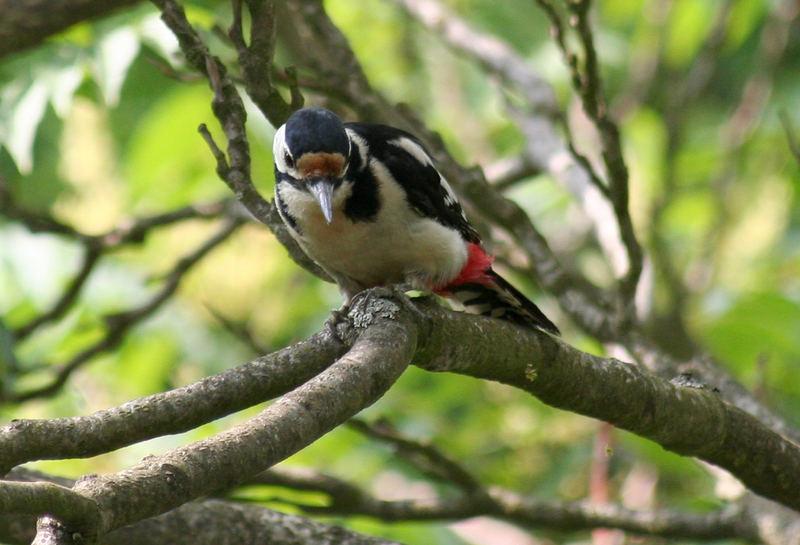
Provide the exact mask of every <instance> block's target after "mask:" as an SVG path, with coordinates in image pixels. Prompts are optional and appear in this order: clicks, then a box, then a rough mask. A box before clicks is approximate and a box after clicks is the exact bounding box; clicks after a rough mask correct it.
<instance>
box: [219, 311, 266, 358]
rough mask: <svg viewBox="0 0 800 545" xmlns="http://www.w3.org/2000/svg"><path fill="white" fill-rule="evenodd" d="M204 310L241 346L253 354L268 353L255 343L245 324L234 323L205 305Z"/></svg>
mask: <svg viewBox="0 0 800 545" xmlns="http://www.w3.org/2000/svg"><path fill="white" fill-rule="evenodd" d="M206 309H208V311H209V312H210V313H211V315H212V316H214V318H216V320H217V321H218V322H219V323H220V324H222V327H224V328H225V330H226V331H228V332H229V333H230V334H231V335H233V336H234V337H235V338H237V339H238V340H239V341H241V342H242V344H244V345H245V346H246V347H248V348H249V349H250V350H252V351H253V353H254V354H265V353H266V352H268V350H267V348H265V347H263V346H261V345H260V344H258V342H256V340H255V338H254V337H253V332H252V331H250V329H249V328H248V327H247V325H246V324H239V323H236V322H234V321H233V320H231V319H230V318H227V317H226V316H225V315H224V314H222V313H221V312H220V311H218V310H217V309H215V308H213V307H211V306H210V305H206Z"/></svg>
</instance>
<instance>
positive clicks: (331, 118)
mask: <svg viewBox="0 0 800 545" xmlns="http://www.w3.org/2000/svg"><path fill="white" fill-rule="evenodd" d="M273 153H274V156H275V168H276V169H278V170H279V171H280V172H282V173H284V174H287V175H289V176H290V177H291V178H292V179H293V180H295V182H296V184H294V185H295V186H296V187H297V188H298V189H300V190H303V191H307V192H308V193H310V194H311V195H312V196H313V197H314V199H315V200H316V201H317V204H319V207H320V209H321V210H322V214H323V216H325V220H326V221H327V222H328V223H331V221H332V220H333V194H334V191H335V190H336V189H337V188H338V187H339V186H340V185H341V184H342V178H343V176H344V172H345V169H346V168H347V162H348V160H349V158H350V139H349V138H348V137H347V133H346V132H345V129H344V124H343V123H342V120H341V119H339V118H338V117H337V116H336V114H334V113H333V112H331V111H329V110H326V109H324V108H305V109H303V110H298V111H297V112H295V113H294V114H292V116H291V117H290V118H289V119H288V120H287V121H286V123H285V124H284V125H283V126H281V127H280V128H279V129H278V131H277V132H276V133H275V140H274V142H273Z"/></svg>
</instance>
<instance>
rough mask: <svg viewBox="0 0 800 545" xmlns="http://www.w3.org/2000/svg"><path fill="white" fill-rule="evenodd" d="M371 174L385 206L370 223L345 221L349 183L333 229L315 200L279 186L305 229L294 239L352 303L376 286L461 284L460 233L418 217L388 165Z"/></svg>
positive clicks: (339, 198) (338, 200)
mask: <svg viewBox="0 0 800 545" xmlns="http://www.w3.org/2000/svg"><path fill="white" fill-rule="evenodd" d="M369 168H371V169H372V171H373V174H374V175H375V179H377V180H379V183H380V184H381V186H380V191H379V195H380V199H381V206H380V209H379V211H378V214H377V216H376V217H375V218H374V219H373V220H370V221H357V222H353V221H350V220H349V219H347V218H346V217H345V215H344V211H343V208H344V203H345V201H346V199H347V197H349V196H350V194H351V191H352V186H351V185H350V183H349V182H345V183H344V184H342V186H340V187H339V188H338V189H337V190H336V192H335V193H334V199H333V220H332V221H331V223H330V224H328V223H327V222H326V221H325V218H324V217H323V216H322V211H321V210H320V208H319V205H318V204H317V202H316V201H315V200H314V199H313V197H312V196H311V195H310V194H308V193H307V192H304V191H301V190H298V189H296V188H294V187H292V186H291V185H290V184H288V183H283V184H279V186H278V191H280V197H281V199H282V200H283V202H284V203H285V205H286V208H287V209H288V211H289V212H290V213H291V214H292V216H293V217H294V218H295V219H296V221H297V223H298V227H299V228H300V233H297V232H293V233H292V234H293V235H295V238H296V239H297V240H298V242H299V243H300V245H301V246H302V247H303V249H304V250H305V251H306V253H308V255H309V256H310V257H311V258H312V259H314V260H315V261H316V262H317V263H319V264H320V266H322V267H323V268H324V269H325V270H326V271H328V272H329V273H330V274H331V276H333V277H334V278H335V279H336V280H337V282H338V283H339V285H340V287H341V289H342V292H343V293H344V295H345V298H346V299H348V300H349V298H350V297H352V295H354V294H355V293H356V292H358V291H360V290H362V289H364V288H368V287H372V286H379V285H386V284H394V283H400V282H405V283H409V284H412V285H413V286H415V287H417V288H420V289H431V288H432V287H433V286H436V285H441V284H444V283H446V282H447V281H449V280H451V279H453V278H455V277H456V276H457V275H458V273H459V272H460V271H461V269H462V267H463V266H464V263H465V262H466V260H467V250H466V244H465V242H464V239H463V238H462V237H461V235H460V234H459V233H458V231H456V230H455V229H451V228H448V227H445V226H444V225H442V224H440V223H438V222H436V221H434V220H432V219H429V218H423V217H421V216H419V215H418V214H417V213H415V212H414V211H413V210H412V209H411V207H410V206H408V203H407V202H406V197H405V192H404V191H403V189H402V188H401V187H400V185H399V184H398V183H397V182H396V181H394V179H393V177H392V176H391V174H390V173H389V172H388V170H387V169H386V168H385V167H384V166H383V164H381V163H380V162H378V161H375V160H373V161H371V162H370V165H369Z"/></svg>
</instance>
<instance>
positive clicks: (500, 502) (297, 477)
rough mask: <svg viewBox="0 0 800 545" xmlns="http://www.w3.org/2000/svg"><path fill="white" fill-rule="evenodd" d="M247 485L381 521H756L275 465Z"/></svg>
mask: <svg viewBox="0 0 800 545" xmlns="http://www.w3.org/2000/svg"><path fill="white" fill-rule="evenodd" d="M248 484H263V485H268V486H281V487H286V488H289V489H292V490H306V491H314V492H319V493H322V494H325V495H326V496H328V498H329V499H330V503H329V504H327V505H324V506H320V505H308V504H303V503H300V502H296V501H290V500H286V499H283V498H274V497H273V498H271V500H272V501H278V502H281V503H286V504H287V505H291V506H293V507H297V508H300V509H302V510H303V511H304V512H306V513H309V514H313V515H318V516H319V515H328V516H344V515H350V516H352V515H358V516H368V517H374V518H376V519H379V520H384V521H401V520H403V521H410V520H461V519H467V518H472V517H476V516H491V517H494V518H498V519H501V520H505V521H507V522H511V523H513V524H518V525H521V526H523V527H526V528H529V527H537V528H547V529H551V530H562V531H568V532H575V531H581V530H586V529H593V528H617V529H621V530H626V531H629V532H633V533H635V534H641V535H651V536H659V537H671V538H683V539H725V538H733V539H737V538H738V539H743V540H748V541H753V542H757V541H759V539H760V537H759V529H758V525H757V524H756V523H755V521H754V520H753V519H752V517H751V516H750V515H749V513H747V511H745V510H744V509H742V508H741V506H735V505H733V506H729V507H727V508H725V509H721V510H718V511H713V512H709V513H690V512H680V511H673V510H666V509H659V510H654V511H634V510H631V509H626V508H624V507H622V506H620V505H615V504H602V505H598V504H594V503H590V502H585V501H583V502H559V501H547V500H541V499H538V498H532V497H526V496H522V495H520V494H518V493H515V492H512V491H510V490H506V489H503V488H500V487H491V488H489V489H488V492H487V493H488V500H489V503H487V501H486V499H482V498H481V496H480V495H478V496H474V497H473V496H471V495H469V494H466V495H464V496H462V497H458V498H447V497H436V498H429V499H409V500H393V501H386V500H381V499H378V498H376V497H374V496H373V495H371V494H369V493H368V492H366V491H365V490H363V489H362V488H360V487H358V486H356V485H354V484H351V483H349V482H347V481H344V480H341V479H339V478H336V477H333V476H331V475H327V474H324V473H319V472H316V471H313V470H303V469H298V468H284V467H276V468H273V469H270V470H269V471H266V472H264V473H261V474H259V475H257V476H255V477H254V478H253V479H251V480H250V481H248Z"/></svg>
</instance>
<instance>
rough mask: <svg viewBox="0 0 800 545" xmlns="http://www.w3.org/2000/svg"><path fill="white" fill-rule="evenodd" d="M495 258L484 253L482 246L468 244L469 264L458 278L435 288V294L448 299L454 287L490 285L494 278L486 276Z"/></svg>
mask: <svg viewBox="0 0 800 545" xmlns="http://www.w3.org/2000/svg"><path fill="white" fill-rule="evenodd" d="M492 261H494V258H493V257H492V256H490V255H489V254H487V253H486V252H485V251H483V248H481V245H480V244H475V243H474V242H470V243H468V244H467V262H466V263H465V264H464V267H463V268H462V269H461V272H459V273H458V276H456V277H455V278H453V279H452V280H451V281H450V282H448V283H447V284H446V285H444V286H441V287H438V288H434V290H433V293H435V294H436V295H442V296H444V297H447V296H449V295H450V290H449V288H451V287H452V286H459V285H461V284H483V285H488V284H491V283H492V278H491V277H490V276H489V275H488V274H486V271H488V270H489V267H491V266H492Z"/></svg>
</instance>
